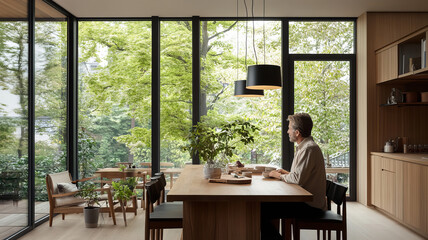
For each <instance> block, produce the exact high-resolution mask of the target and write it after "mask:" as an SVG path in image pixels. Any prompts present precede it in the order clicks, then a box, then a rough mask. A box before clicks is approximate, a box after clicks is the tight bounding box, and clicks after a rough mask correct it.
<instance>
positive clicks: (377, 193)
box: [371, 155, 382, 207]
mask: <svg viewBox="0 0 428 240" xmlns="http://www.w3.org/2000/svg"><path fill="white" fill-rule="evenodd" d="M371 167H372V174H371V175H372V204H373V205H375V206H376V207H381V189H382V157H379V156H375V155H372V158H371Z"/></svg>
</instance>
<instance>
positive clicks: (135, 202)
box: [132, 196, 138, 216]
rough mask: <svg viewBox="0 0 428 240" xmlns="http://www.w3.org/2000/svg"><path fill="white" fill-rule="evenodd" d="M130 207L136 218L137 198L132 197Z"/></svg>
mask: <svg viewBox="0 0 428 240" xmlns="http://www.w3.org/2000/svg"><path fill="white" fill-rule="evenodd" d="M132 206H133V207H134V215H135V216H137V208H138V204H137V196H133V197H132Z"/></svg>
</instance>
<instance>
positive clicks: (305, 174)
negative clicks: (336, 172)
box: [281, 137, 327, 210]
mask: <svg viewBox="0 0 428 240" xmlns="http://www.w3.org/2000/svg"><path fill="white" fill-rule="evenodd" d="M281 179H282V180H284V181H285V182H287V183H294V184H298V185H300V186H301V187H303V188H304V189H306V190H307V191H309V192H310V193H312V194H313V195H314V199H313V201H311V202H306V203H307V204H308V205H310V206H312V207H315V208H319V209H322V210H327V203H326V200H325V194H326V193H325V191H326V189H325V187H326V174H325V166H324V157H323V155H322V152H321V149H320V147H319V146H318V145H317V144H316V143H315V142H314V140H313V138H312V137H307V138H305V139H304V140H303V141H302V142H301V143H300V144H299V145H298V146H297V147H296V152H295V153H294V160H293V164H292V165H291V170H290V173H289V174H284V175H282V176H281Z"/></svg>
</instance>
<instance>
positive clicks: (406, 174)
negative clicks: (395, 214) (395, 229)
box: [403, 163, 427, 233]
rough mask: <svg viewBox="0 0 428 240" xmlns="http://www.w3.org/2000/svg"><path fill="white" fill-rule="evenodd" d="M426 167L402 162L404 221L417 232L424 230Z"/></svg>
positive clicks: (423, 231) (425, 219) (425, 217)
mask: <svg viewBox="0 0 428 240" xmlns="http://www.w3.org/2000/svg"><path fill="white" fill-rule="evenodd" d="M424 175H426V167H424V166H422V165H418V164H413V163H403V179H404V182H403V192H404V196H403V217H404V222H405V223H406V224H408V225H410V226H411V227H413V228H414V229H415V230H416V231H417V232H419V233H425V232H426V228H427V226H426V224H427V223H426V221H427V216H426V215H427V213H426V206H427V203H426V193H425V192H426V182H424V180H425V179H426V176H424Z"/></svg>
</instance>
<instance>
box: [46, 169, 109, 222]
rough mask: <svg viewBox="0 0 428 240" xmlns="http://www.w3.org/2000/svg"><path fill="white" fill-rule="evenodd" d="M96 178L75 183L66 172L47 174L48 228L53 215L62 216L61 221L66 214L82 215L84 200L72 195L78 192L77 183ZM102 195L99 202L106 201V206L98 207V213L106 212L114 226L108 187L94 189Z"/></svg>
mask: <svg viewBox="0 0 428 240" xmlns="http://www.w3.org/2000/svg"><path fill="white" fill-rule="evenodd" d="M96 177H97V176H93V177H90V178H84V179H80V180H76V181H72V180H71V174H70V173H69V172H68V171H64V172H59V173H53V174H47V175H46V186H47V192H48V199H49V227H52V222H53V217H54V214H55V213H61V214H62V220H64V219H65V214H68V213H83V208H84V207H85V206H84V203H85V200H83V199H82V198H79V197H75V196H74V195H75V194H76V193H77V192H78V189H77V187H76V185H75V184H76V183H77V182H85V181H88V180H93V179H94V178H96ZM96 191H99V192H101V193H103V194H102V195H101V196H100V201H102V200H106V201H107V202H108V204H106V206H102V207H100V212H108V213H109V216H111V217H112V219H113V224H114V225H116V216H115V213H114V202H113V197H112V193H111V188H110V187H103V188H99V189H96Z"/></svg>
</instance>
